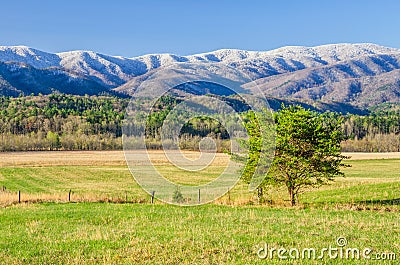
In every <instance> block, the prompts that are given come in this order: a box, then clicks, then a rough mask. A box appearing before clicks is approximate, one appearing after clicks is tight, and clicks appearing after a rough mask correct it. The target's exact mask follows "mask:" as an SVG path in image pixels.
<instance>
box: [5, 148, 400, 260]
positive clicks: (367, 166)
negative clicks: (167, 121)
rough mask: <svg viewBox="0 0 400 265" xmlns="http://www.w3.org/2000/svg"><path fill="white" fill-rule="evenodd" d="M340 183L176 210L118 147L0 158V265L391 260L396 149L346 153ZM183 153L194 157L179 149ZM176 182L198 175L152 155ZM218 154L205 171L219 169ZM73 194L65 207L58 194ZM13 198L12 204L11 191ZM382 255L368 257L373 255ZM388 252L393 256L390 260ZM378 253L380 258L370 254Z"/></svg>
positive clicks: (242, 189)
mask: <svg viewBox="0 0 400 265" xmlns="http://www.w3.org/2000/svg"><path fill="white" fill-rule="evenodd" d="M351 155H352V160H349V161H347V163H348V164H350V165H351V166H352V167H350V168H346V169H344V172H345V177H344V178H338V179H337V180H336V181H335V182H334V183H332V184H331V185H328V186H324V187H321V188H320V189H318V190H309V191H307V192H305V193H303V194H301V196H300V197H299V199H300V204H299V205H298V206H297V207H294V208H292V207H289V206H288V201H287V198H286V193H285V190H283V189H282V190H273V191H269V192H268V193H267V195H266V198H267V202H266V203H265V204H259V203H258V202H257V199H256V196H254V194H253V193H250V192H248V191H247V189H246V185H244V184H243V183H239V184H238V185H237V186H236V187H235V188H234V189H233V190H232V191H231V192H230V193H229V195H228V194H226V195H225V196H223V197H222V198H220V199H218V200H217V201H215V202H214V203H213V204H209V205H203V206H198V207H178V206H171V205H165V204H163V203H160V202H158V201H156V202H155V203H154V204H150V196H149V195H148V194H147V193H145V192H144V191H143V190H142V189H141V188H140V187H139V186H138V185H137V184H136V183H135V181H134V179H133V177H132V175H131V174H130V172H129V170H128V168H127V166H126V164H125V161H124V156H123V153H122V152H118V151H107V152H31V153H29V152H17V153H1V154H0V188H1V187H3V186H4V187H5V189H4V191H0V205H1V208H0V261H1V264H267V263H268V264H287V263H291V264H321V262H323V263H325V264H382V263H383V264H398V262H399V259H400V243H399V242H400V221H399V220H400V218H399V217H400V206H399V203H400V175H399V172H400V163H399V162H400V154H399V153H391V154H379V155H376V154H370V155H369V154H351ZM187 156H189V157H192V158H193V157H196V153H194V152H189V153H188V154H187ZM152 158H153V161H154V162H155V163H156V166H157V167H158V168H159V170H161V171H162V170H164V172H170V173H169V175H168V178H170V179H171V180H173V181H176V182H182V183H186V184H196V183H197V182H196V181H197V180H196V179H195V178H191V176H190V175H189V174H187V175H185V174H182V172H180V171H179V169H174V168H172V167H170V166H168V165H167V164H166V163H165V158H163V155H162V153H160V152H153V153H152ZM226 161H227V157H226V156H225V155H223V154H218V155H217V157H216V159H215V162H214V163H213V164H211V165H210V168H209V169H208V170H207V171H206V172H205V173H204V174H205V175H204V177H205V178H206V179H210V178H211V177H212V175H213V173H215V172H219V171H220V169H221V167H223V166H224V165H225V163H226ZM70 190H71V191H72V193H71V202H69V201H68V193H69V191H70ZM18 191H21V203H18V196H17V192H18ZM339 237H344V238H346V240H347V247H350V248H359V249H364V248H371V249H373V252H372V254H371V257H372V259H371V260H363V259H362V258H361V259H360V260H352V259H339V258H336V259H330V258H329V257H327V256H325V258H324V260H323V261H321V260H314V259H292V260H290V262H289V261H288V260H283V261H282V260H279V259H278V257H276V254H275V256H274V257H273V259H272V260H269V259H268V258H267V259H260V258H259V257H258V256H257V252H258V250H259V249H260V247H263V246H265V243H267V244H268V246H269V247H270V248H272V247H274V248H280V247H284V248H287V249H289V248H299V249H301V248H316V249H322V248H325V247H326V248H328V247H329V246H332V247H335V246H337V244H336V240H337V238H339ZM382 253H384V254H386V258H387V260H385V261H382V260H379V261H378V260H373V259H376V258H378V257H379V254H382ZM391 253H394V254H396V257H395V258H396V260H393V259H394V258H393V256H390V255H392V254H391ZM377 254H378V255H377ZM389 257H390V258H389Z"/></svg>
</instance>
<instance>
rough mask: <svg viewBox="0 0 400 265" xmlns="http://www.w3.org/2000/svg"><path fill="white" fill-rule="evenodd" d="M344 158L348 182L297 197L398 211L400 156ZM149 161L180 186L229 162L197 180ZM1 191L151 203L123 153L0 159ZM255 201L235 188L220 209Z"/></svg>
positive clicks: (12, 195) (160, 160)
mask: <svg viewBox="0 0 400 265" xmlns="http://www.w3.org/2000/svg"><path fill="white" fill-rule="evenodd" d="M185 154H186V156H187V157H189V158H191V159H195V158H196V157H198V153H197V152H186V153H185ZM143 155H145V153H144V152H143ZM346 155H349V156H351V157H352V158H351V160H349V161H348V163H349V164H350V165H351V166H352V167H350V168H346V169H344V172H345V174H346V177H345V178H337V179H336V181H335V182H334V183H332V184H331V185H329V186H324V187H322V188H320V189H318V190H310V191H309V192H306V193H304V194H302V195H300V197H299V198H300V200H301V202H302V203H304V204H306V205H325V204H335V203H340V204H351V203H367V204H377V203H378V204H379V202H380V201H381V202H382V203H384V204H385V205H394V206H398V205H399V203H397V201H398V200H399V198H400V192H399V191H400V174H399V172H400V153H381V154H366V153H351V154H346ZM150 156H151V159H152V161H153V162H154V164H155V166H156V168H157V169H158V170H159V171H160V172H162V173H163V174H164V175H165V176H166V177H168V178H169V179H170V180H171V181H173V182H176V183H181V184H200V183H204V182H207V181H210V180H212V179H213V178H214V177H215V175H216V174H218V173H219V172H221V171H222V170H223V168H224V167H225V165H226V163H227V161H228V160H229V158H228V156H226V155H225V154H217V155H216V158H215V160H214V161H213V163H212V164H211V165H210V167H209V168H208V169H207V170H205V171H204V172H203V173H202V175H201V174H200V175H199V176H198V175H196V174H192V173H191V172H185V171H183V170H181V169H179V168H176V167H174V166H172V165H171V164H170V163H169V162H168V160H167V158H166V157H165V156H164V154H163V152H162V151H152V152H150ZM397 157H399V158H397ZM366 158H370V159H367V160H365V159H366ZM376 158H383V159H376ZM387 158H390V159H387ZM361 159H364V160H361ZM140 164H141V162H140V161H139V162H138V166H140ZM2 186H5V187H6V191H7V192H1V191H0V205H1V204H2V205H7V204H10V203H11V202H15V200H17V195H16V192H17V191H18V190H20V191H21V193H22V195H21V199H22V200H23V201H24V200H27V201H49V200H50V201H51V200H55V201H65V200H67V199H68V192H69V190H71V191H72V196H71V198H72V200H73V201H125V200H127V201H141V202H145V201H149V195H148V194H146V193H145V192H144V191H143V190H142V189H141V188H140V187H139V186H138V185H137V184H136V182H135V181H134V178H133V177H132V175H131V173H130V172H129V169H128V168H127V166H126V162H125V160H124V154H123V152H121V151H98V152H97V151H96V152H89V151H80V152H16V153H0V189H1V187H2ZM286 196H287V195H286V191H285V190H273V191H270V192H268V193H267V198H268V199H269V200H272V202H273V203H274V204H279V205H282V204H283V205H285V204H286V203H287V202H286V199H287V198H286ZM228 199H230V200H229V201H228ZM253 199H254V194H252V193H250V192H248V191H247V188H246V186H245V185H244V184H243V183H240V182H239V184H238V185H237V186H236V187H235V188H234V189H233V190H232V192H231V193H230V194H229V198H228V195H227V196H225V197H223V198H221V199H220V200H218V203H230V204H246V203H249V202H251V201H252V200H253Z"/></svg>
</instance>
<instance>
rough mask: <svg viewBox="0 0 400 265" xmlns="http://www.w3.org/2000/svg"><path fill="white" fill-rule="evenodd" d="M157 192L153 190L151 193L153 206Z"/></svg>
mask: <svg viewBox="0 0 400 265" xmlns="http://www.w3.org/2000/svg"><path fill="white" fill-rule="evenodd" d="M155 193H156V192H155V191H154V190H153V191H152V192H151V204H153V203H154V194H155Z"/></svg>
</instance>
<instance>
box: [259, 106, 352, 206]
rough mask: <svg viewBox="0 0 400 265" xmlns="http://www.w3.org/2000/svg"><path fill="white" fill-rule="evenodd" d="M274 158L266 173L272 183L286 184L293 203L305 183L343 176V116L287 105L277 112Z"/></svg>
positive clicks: (324, 182) (312, 184)
mask: <svg viewBox="0 0 400 265" xmlns="http://www.w3.org/2000/svg"><path fill="white" fill-rule="evenodd" d="M275 123H276V133H277V138H276V150H275V159H274V160H273V162H272V165H271V168H270V170H269V172H268V174H267V176H266V180H265V183H267V184H269V185H276V186H281V185H284V186H286V188H287V191H288V193H289V199H290V203H291V205H292V206H294V205H295V204H296V198H297V194H299V193H301V192H302V191H304V188H306V187H319V186H321V185H324V184H327V183H328V182H330V181H333V180H334V178H335V177H336V176H344V174H343V172H341V171H340V169H341V167H343V166H346V165H345V164H343V160H344V159H346V158H347V157H346V156H343V155H341V150H340V143H341V141H342V140H343V134H342V132H341V123H342V119H341V118H339V117H337V115H334V114H332V113H329V112H328V113H325V114H318V113H317V112H314V111H310V110H306V109H304V108H302V107H300V106H290V107H284V106H283V109H282V110H281V111H279V112H277V113H276V115H275Z"/></svg>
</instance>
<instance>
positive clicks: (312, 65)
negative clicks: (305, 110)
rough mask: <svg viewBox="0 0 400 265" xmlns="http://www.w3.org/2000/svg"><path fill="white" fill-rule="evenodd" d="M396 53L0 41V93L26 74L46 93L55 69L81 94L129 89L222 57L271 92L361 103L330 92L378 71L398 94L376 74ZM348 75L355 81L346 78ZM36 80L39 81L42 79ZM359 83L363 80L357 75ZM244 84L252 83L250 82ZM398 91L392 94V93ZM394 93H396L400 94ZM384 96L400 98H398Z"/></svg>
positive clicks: (399, 53)
mask: <svg viewBox="0 0 400 265" xmlns="http://www.w3.org/2000/svg"><path fill="white" fill-rule="evenodd" d="M399 58H400V49H396V48H388V47H383V46H379V45H375V44H331V45H322V46H317V47H301V46H289V47H282V48H279V49H275V50H270V51H244V50H235V49H223V50H217V51H213V52H208V53H202V54H195V55H189V56H178V55H174V54H149V55H143V56H138V57H133V58H125V57H121V56H109V55H104V54H101V53H96V52H92V51H70V52H62V53H47V52H43V51H40V50H37V49H33V48H29V47H25V46H0V62H2V64H1V65H0V66H1V67H0V68H2V69H3V70H2V71H1V72H0V75H1V78H0V88H1V89H2V90H1V91H2V92H1V91H0V93H2V94H7V93H5V92H4V91H9V93H8V94H15V93H17V92H16V91H19V92H22V93H28V92H29V91H27V90H26V86H24V85H23V84H24V80H30V81H29V82H28V81H27V82H28V83H27V84H25V85H29V86H31V89H30V91H40V90H43V89H44V88H46V89H44V91H43V92H44V93H47V92H48V91H50V90H49V89H50V87H48V86H49V85H50V84H49V85H47V83H46V82H45V83H46V84H43V82H41V81H40V79H41V78H42V77H41V74H43V75H44V76H46V75H47V76H51V75H54V74H57V75H58V76H60V75H63V78H59V79H57V80H63V82H61V81H60V82H61V83H62V84H60V85H58V84H57V82H52V83H51V86H52V87H51V88H52V89H56V90H60V89H59V87H63V88H65V86H70V88H69V89H68V91H75V93H76V94H84V93H86V92H85V91H84V90H85V89H87V87H91V88H93V86H94V85H95V86H98V88H99V89H97V90H98V91H104V90H110V89H116V90H117V91H122V92H125V93H128V94H129V93H130V92H131V91H132V89H133V88H134V87H135V86H137V85H138V84H140V82H141V80H143V79H145V76H146V73H149V72H150V71H152V70H154V69H156V68H159V67H161V66H167V65H170V64H173V63H181V62H191V63H204V62H220V63H223V64H227V65H229V66H232V67H234V68H236V69H239V70H241V71H243V72H244V73H246V74H247V75H248V76H250V77H251V78H252V79H255V80H258V84H259V86H260V87H261V88H262V90H263V91H265V92H266V93H267V95H270V96H275V97H282V98H298V99H309V100H339V101H340V100H342V101H347V102H349V103H351V104H355V105H363V104H364V103H365V100H363V104H361V103H360V102H358V101H357V95H361V94H362V93H361V92H360V91H359V92H357V93H358V94H357V93H356V94H357V95H350V96H348V97H344V96H336V97H334V96H332V95H335V93H336V94H340V95H342V94H343V93H344V92H340V93H337V92H338V91H337V90H338V89H339V88H338V87H340V88H342V89H343V87H342V84H343V86H345V84H350V83H351V84H353V83H354V82H355V81H354V80H356V79H359V78H361V79H363V78H364V79H365V78H367V77H376V78H375V80H380V81H379V82H378V81H376V82H373V83H374V84H376V85H379V86H384V85H385V84H383V83H384V82H385V81H384V80H389V79H390V80H391V85H392V86H391V87H392V90H393V89H395V92H396V93H398V94H400V92H399V90H398V88H399V85H398V86H397V90H396V88H395V87H396V85H395V84H400V83H399V82H398V83H396V81H394V80H393V78H389V79H388V78H383V77H382V78H380V77H381V75H385V76H390V73H391V72H392V71H395V70H398V69H400V59H399ZM11 68H13V69H17V70H15V71H14V74H11V72H10V71H11V70H10V69H11ZM18 69H24V70H23V71H22V70H18ZM21 71H22V72H24V73H25V74H24V75H23V76H24V77H21V78H17V77H16V76H18V74H16V73H19V72H21ZM28 72H32V73H33V72H35V74H31V76H30V77H29V78H27V76H29V74H27V73H28ZM393 73H395V72H393ZM394 76H397V75H394ZM378 77H379V78H378ZM17 79H18V80H19V81H18V82H17V81H16V80H17ZM350 79H352V80H353V82H349V80H350ZM364 79H363V80H364ZM367 79H368V78H367ZM67 80H69V81H71V80H73V82H69V83H68V82H67ZM78 80H80V81H79V82H78ZM365 80H366V79H365ZM289 81H290V82H289ZM88 82H89V83H90V84H89V83H88ZM382 82H383V83H382ZM36 83H37V84H40V83H42V85H37V84H36ZM378 83H379V84H378ZM83 84H84V85H83ZM359 84H363V82H361V81H360V83H359ZM352 86H354V85H352ZM363 87H364V86H363V85H360V90H363ZM248 88H251V86H250V85H249V87H248ZM349 89H350V88H345V89H344V90H348V93H350V94H351V91H352V90H351V89H350V90H349ZM64 90H65V89H64ZM97 90H96V89H91V91H89V92H90V93H94V91H97ZM370 90H371V89H369V91H370ZM13 91H14V92H13ZM360 93H361V94H360ZM396 93H394V94H391V95H396ZM397 98H400V95H398V96H397ZM388 100H389V101H394V102H400V100H399V99H396V98H394V99H392V98H391V99H388ZM382 101H384V100H383V99H382ZM386 101H387V100H386ZM375 103H376V102H374V104H375ZM364 105H365V104H364Z"/></svg>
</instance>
